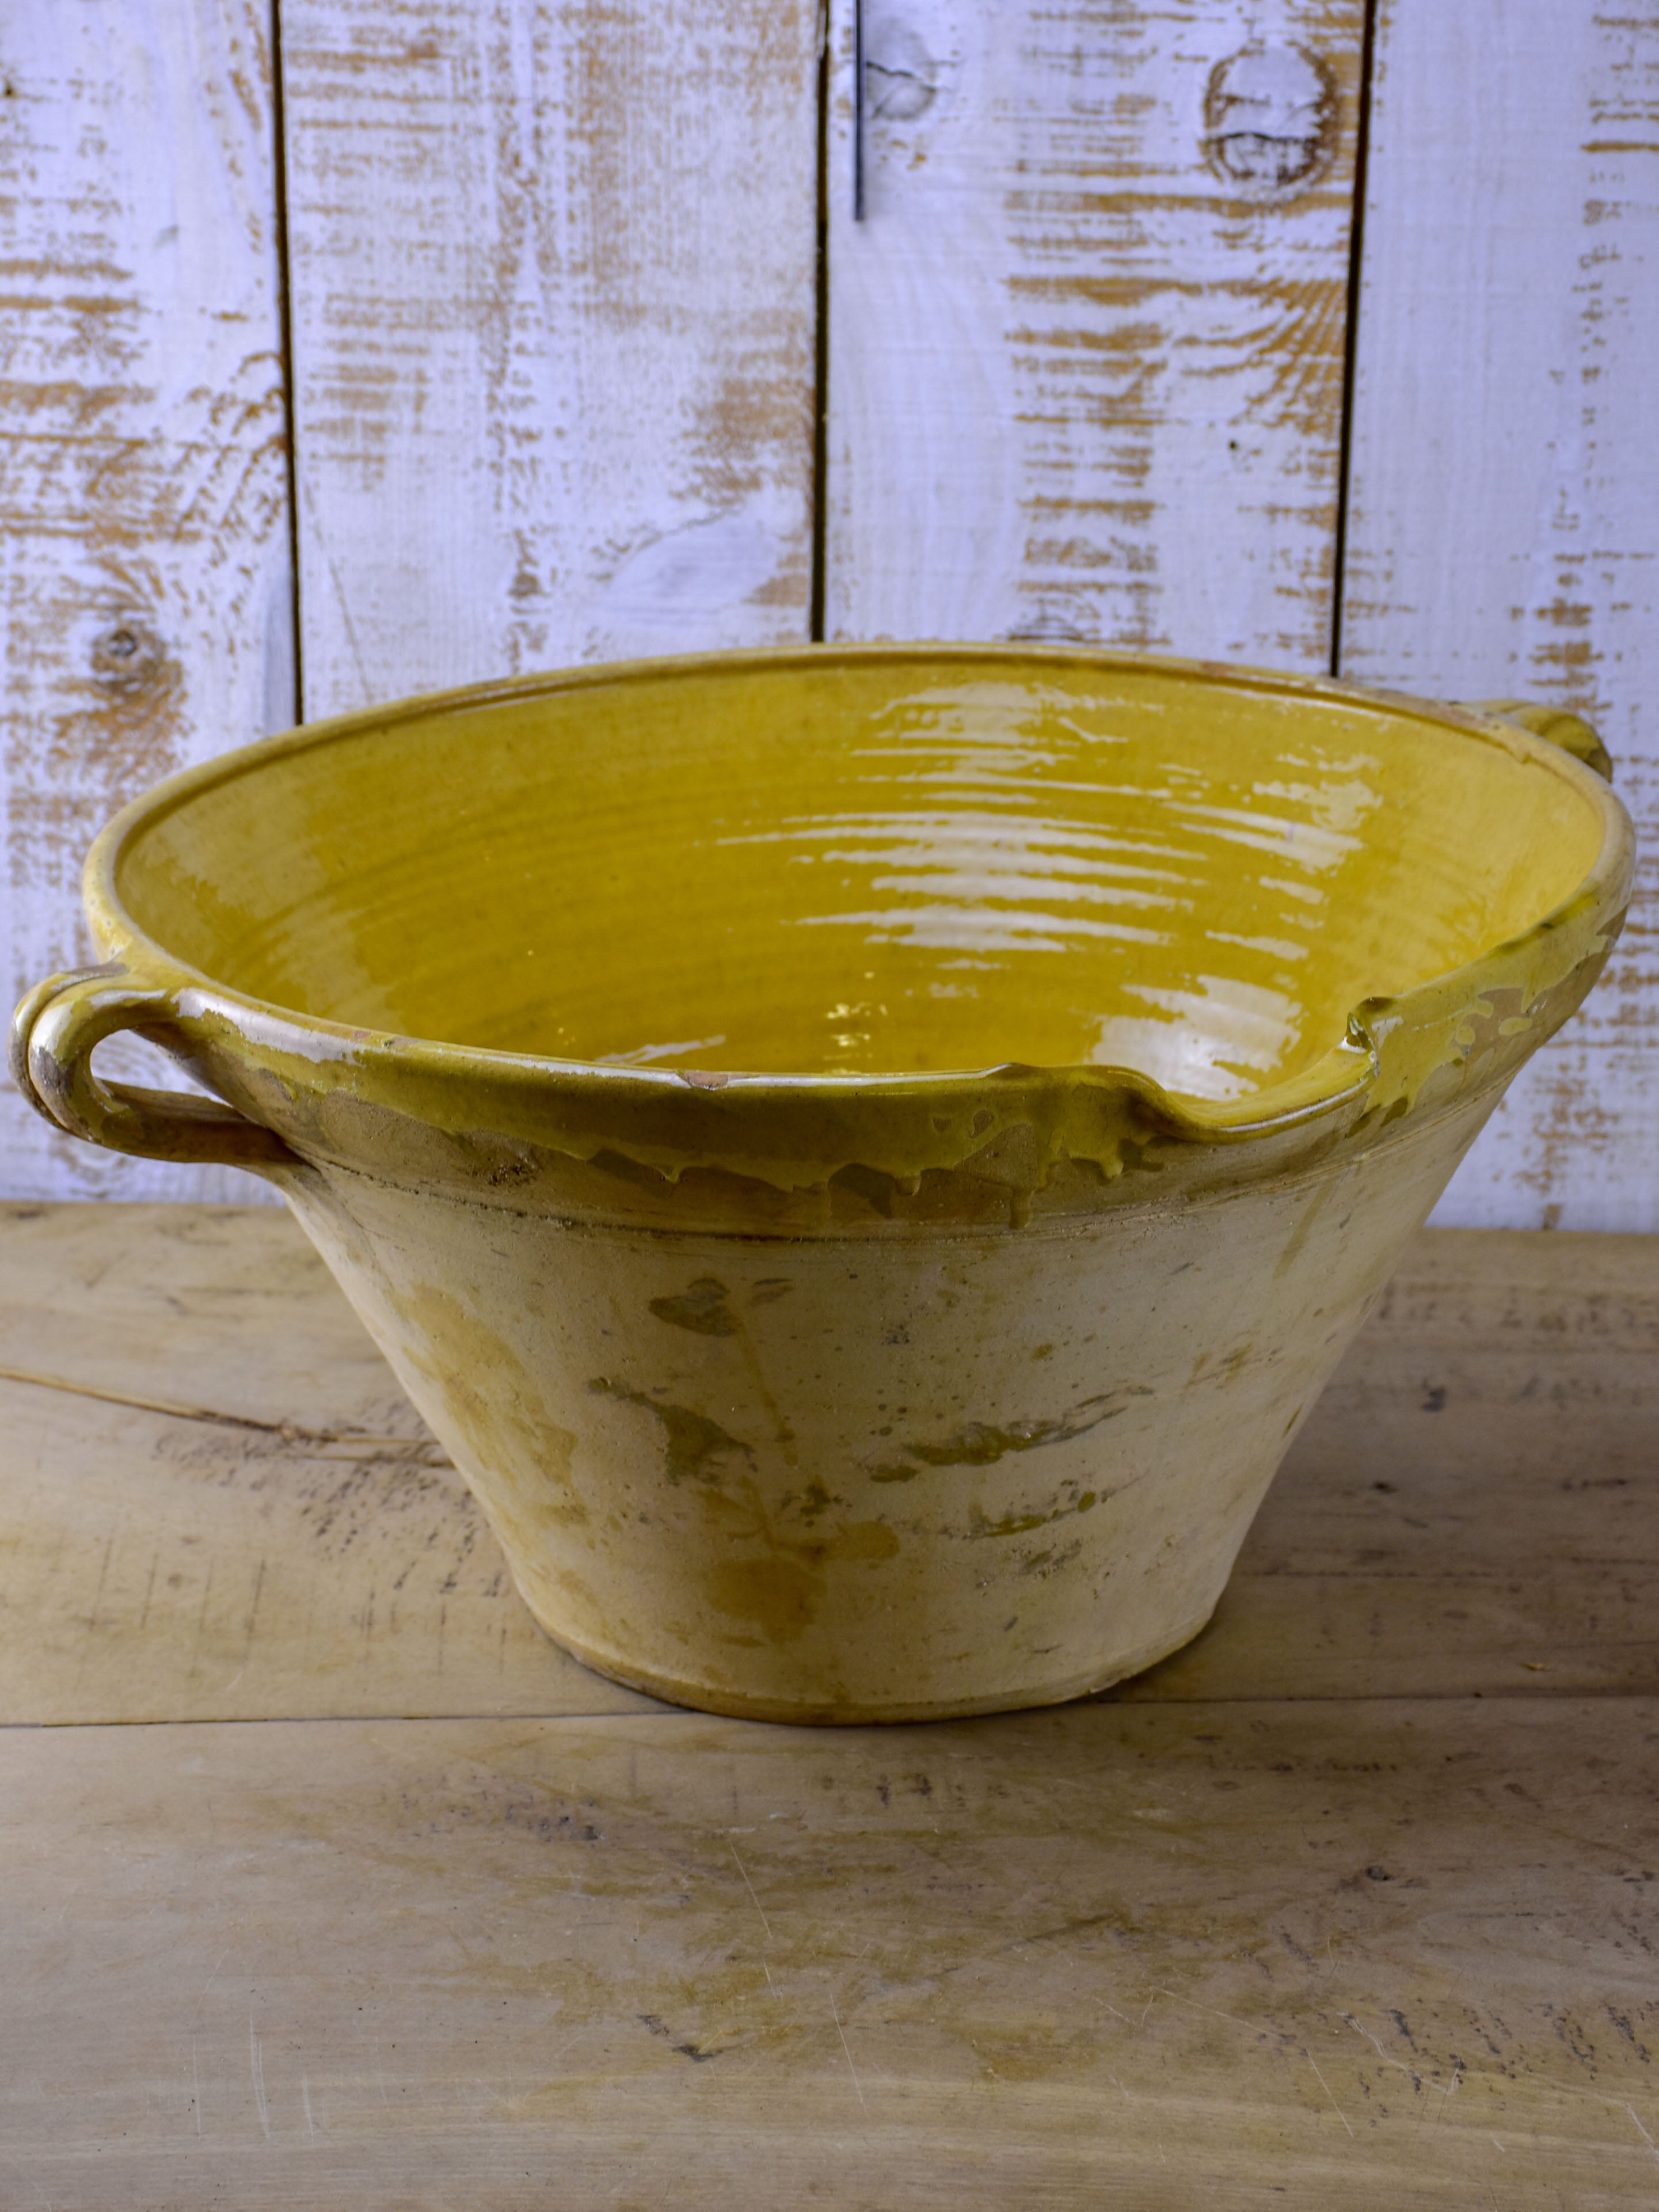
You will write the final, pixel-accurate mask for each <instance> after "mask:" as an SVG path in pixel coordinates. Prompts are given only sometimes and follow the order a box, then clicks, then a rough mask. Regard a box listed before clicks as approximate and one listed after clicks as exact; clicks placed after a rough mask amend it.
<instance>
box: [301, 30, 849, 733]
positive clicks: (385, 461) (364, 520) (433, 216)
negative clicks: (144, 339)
mask: <svg viewBox="0 0 1659 2212" xmlns="http://www.w3.org/2000/svg"><path fill="white" fill-rule="evenodd" d="M283 57H284V85H285V91H286V116H287V147H288V182H289V235H290V238H291V240H292V300H293V331H294V374H295V402H294V404H295V448H296V469H297V487H298V502H299V519H300V559H301V587H302V588H301V617H302V635H303V658H304V673H305V686H304V689H305V707H306V712H307V716H308V717H312V718H314V717H315V716H317V715H318V714H330V713H338V712H343V711H344V710H346V709H348V708H355V707H361V706H363V705H365V704H370V703H373V702H376V701H379V700H382V699H386V698H398V697H402V696H405V695H407V694H409V693H410V692H416V691H422V690H436V689H440V688H441V687H443V686H445V685H447V684H461V683H467V682H471V681H474V680H477V679H479V678H486V677H493V676H501V675H506V674H508V673H512V672H515V671H519V670H521V669H526V668H538V667H556V666H559V665H563V664H565V663H568V662H571V661H574V660H581V659H611V658H617V657H619V656H623V655H627V654H630V653H669V652H689V651H696V650H700V649H705V648H708V647H715V646H726V645H750V644H763V643H768V642H772V641H787V640H792V639H799V638H803V637H805V635H806V634H807V617H808V609H809V604H810V600H811V540H812V521H811V477H812V442H813V429H812V389H813V347H814V336H813V326H814V317H815V308H814V286H815V276H814V270H815V261H816V212H815V210H816V186H815V175H816V168H817V155H816V146H817V125H816V120H815V118H816V112H817V38H816V22H815V17H814V13H813V10H812V9H811V6H810V5H809V4H807V0H738V4H735V5H732V6H727V7H723V8H720V9H714V10H710V9H708V8H706V7H703V6H700V5H694V4H692V0H555V4H548V0H483V4H477V0H435V4H433V5H421V6H419V7H416V6H415V5H412V4H407V0H402V3H401V4H393V5H390V6H389V5H387V4H386V0H284V5H283Z"/></svg>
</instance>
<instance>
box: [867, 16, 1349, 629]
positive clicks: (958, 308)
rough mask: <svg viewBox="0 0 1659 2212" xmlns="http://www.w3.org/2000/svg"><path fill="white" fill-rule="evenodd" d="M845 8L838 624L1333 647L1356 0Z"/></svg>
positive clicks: (868, 626)
mask: <svg viewBox="0 0 1659 2212" xmlns="http://www.w3.org/2000/svg"><path fill="white" fill-rule="evenodd" d="M852 15H853V10H852V8H851V6H850V5H848V4H842V6H841V7H840V8H839V9H838V22H839V28H838V35H837V45H836V99H835V106H834V118H835V133H834V143H833V146H832V153H831V160H830V164H829V225H830V255H829V267H830V286H831V289H830V315H829V343H830V358H829V589H828V594H827V604H826V612H827V617H828V627H829V635H831V636H845V637H860V636H877V637H879V636H899V637H905V636H918V635H920V636H946V637H1008V636H1017V637H1030V636H1036V637H1042V638H1050V639H1055V640H1068V639H1070V640H1076V641H1079V642H1081V641H1093V640H1097V639H1108V640H1110V641H1113V642H1114V643H1119V644H1124V645H1130V646H1135V647H1144V648H1146V650H1148V651H1163V652H1166V653H1168V652H1174V653H1194V654H1200V655H1205V656H1207V657H1211V658H1214V659H1243V660H1255V661H1261V662H1267V663H1269V664H1272V665H1277V666H1284V667H1292V668H1304V669H1321V670H1322V669H1324V668H1326V667H1327V666H1328V664H1329V659H1330V651H1331V613H1332V583H1333V577H1334V562H1333V555H1334V544H1335V538H1336V522H1337V493H1338V474H1339V460H1340V447H1341V428H1342V388H1343V365H1344V347H1345V339H1346V324H1347V318H1346V301H1347V293H1348V264H1349V225H1350V222H1351V219H1352V209H1353V186H1354V161H1355V152H1356V144H1357V138H1358V131H1357V123H1358V112H1359V102H1358V89H1359V63H1360V53H1361V49H1362V43H1363V29H1364V7H1363V4H1362V0H1269V4H1268V5H1267V7H1266V8H1263V9H1252V10H1250V11H1249V16H1248V19H1247V17H1246V15H1245V14H1244V12H1243V11H1242V10H1241V9H1238V8H1237V6H1235V5H1233V4H1232V0H1196V4H1195V3H1194V0H1114V3H1113V4H1110V5H1107V6H1103V5H1102V4H1101V0H1006V4H999V5H997V6H994V7H992V6H987V5H986V4H985V0H910V4H909V5H907V6H904V7H902V8H901V9H899V10H898V11H897V12H894V13H888V12H884V11H883V10H881V9H878V6H877V5H876V0H865V15H866V40H865V44H866V64H867V67H868V72H869V75H868V84H867V96H866V118H865V155H866V175H867V187H866V218H865V220H864V221H863V222H856V221H854V216H853V208H852V197H851V180H852V168H853V151H852V144H851V125H852V106H853V101H852V90H853V60H852V36H851V22H852Z"/></svg>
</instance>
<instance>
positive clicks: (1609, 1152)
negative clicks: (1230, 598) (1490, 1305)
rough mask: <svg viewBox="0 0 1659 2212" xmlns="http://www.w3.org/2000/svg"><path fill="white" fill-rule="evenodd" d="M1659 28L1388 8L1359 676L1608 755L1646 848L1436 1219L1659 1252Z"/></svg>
mask: <svg viewBox="0 0 1659 2212" xmlns="http://www.w3.org/2000/svg"><path fill="white" fill-rule="evenodd" d="M1656 356H1659V9H1656V8H1655V7H1654V5H1653V4H1652V0H1636V3H1635V4H1632V5H1630V6H1618V7H1616V6H1612V5H1601V6H1594V5H1593V6H1575V7H1571V8H1567V9H1564V8H1563V7H1561V6H1560V4H1559V0H1460V4H1459V5H1458V6H1456V7H1421V6H1415V5H1413V6H1407V5H1405V4H1403V0H1384V4H1383V7H1382V9H1381V12H1380V15H1379V19H1378V26H1377V47H1376V94H1375V102H1374V111H1373V120H1372V134H1371V151H1370V164H1369V185H1368V191H1367V205H1366V212H1365V230H1364V284H1363V288H1362V295H1361V305H1360V312H1359V325H1358V364H1357V367H1358V374H1357V379H1356V386H1355V404H1354V421H1353V464H1352V504H1351V518H1350V525H1349V531H1348V559H1347V564H1346V567H1347V574H1346V596H1345V615H1344V621H1343V638H1342V656H1341V665H1342V669H1343V672H1344V673H1345V674H1346V675H1351V676H1355V677H1358V678H1363V679H1364V680H1367V681H1371V682H1379V683H1389V684H1397V685H1399V686H1401V688H1404V689H1408V690H1417V691H1423V692H1427V693H1429V694H1431V695H1441V696H1453V697H1462V698H1472V697H1474V698H1478V697H1483V696H1519V695H1526V696H1531V697H1534V698H1543V699H1548V700H1553V701H1556V702H1559V703H1561V704H1563V705H1565V706H1569V707H1571V708H1575V709H1577V711H1578V712H1580V713H1582V714H1587V715H1588V716H1589V718H1590V720H1593V721H1594V722H1595V724H1596V726H1598V728H1600V729H1601V732H1602V733H1603V735H1604V736H1605V737H1606V738H1607V744H1608V748H1609V750H1611V752H1612V753H1613V758H1614V761H1615V763H1617V778H1616V781H1617V785H1618V788H1619V789H1620V792H1621V793H1623V795H1624V798H1625V799H1626V804H1627V805H1629V806H1630V807H1631V809H1632V812H1633V813H1634V814H1635V816H1636V817H1637V823H1638V834H1639V835H1640V836H1641V839H1642V842H1643V845H1644V851H1645V857H1644V860H1643V861H1642V864H1641V872H1640V877H1639V880H1638V896H1637V900H1636V903H1635V904H1634V906H1633V907H1632V912H1631V918H1630V921H1629V924H1628V926H1627V927H1626V933H1625V936H1624V939H1623V940H1622V942H1621V944H1620V947H1619V949H1618V951H1616V952H1615V954H1614V956H1613V963H1612V965H1611V967H1610V969H1609V970H1608V973H1607V975H1606V976H1605V977H1604V979H1603V981H1602V982H1601V985H1600V987H1598V989H1597V991H1596V992H1595V995H1594V996H1593V997H1592V999H1591V1000H1590V1002H1589V1006H1588V1007H1587V1008H1586V1009H1585V1011H1584V1012H1583V1013H1581V1014H1580V1015H1579V1017H1578V1018H1577V1020H1576V1021H1575V1022H1574V1023H1573V1024H1571V1027H1570V1028H1569V1029H1568V1030H1566V1031H1565V1033H1564V1034H1563V1035H1562V1036H1561V1037H1559V1039H1558V1040H1557V1041H1556V1042H1554V1043H1553V1044H1552V1045H1550V1046H1548V1047H1547V1048H1546V1049H1545V1050H1544V1051H1543V1052H1542V1053H1541V1054H1539V1056H1538V1059H1537V1060H1535V1061H1534V1063H1533V1065H1532V1066H1531V1067H1530V1069H1529V1070H1528V1072H1527V1073H1525V1074H1524V1075H1523V1076H1522V1079H1521V1080H1520V1081H1519V1082H1518V1083H1517V1084H1516V1087H1515V1089H1514V1091H1512V1092H1511V1094H1510V1100H1509V1101H1508V1102H1507V1103H1506V1104H1505V1105H1504V1108H1503V1109H1501V1110H1500V1112H1499V1114H1498V1117H1497V1119H1496V1121H1494V1122H1493V1123H1492V1127H1490V1128H1489V1129H1488V1131H1487V1133H1486V1135H1485V1136H1484V1137H1483V1138H1482V1139H1481V1140H1480V1144H1479V1145H1478V1146H1477V1147H1476V1150H1475V1152H1474V1153H1473V1155H1472V1156H1471V1158H1469V1160H1468V1163H1467V1164H1466V1165H1465V1167H1464V1168H1463V1170H1462V1173H1461V1174H1460V1175H1459V1176H1458V1178H1457V1180H1456V1182H1455V1183H1454V1184H1453V1186H1452V1188H1451V1190H1450V1192H1449V1194H1448V1196H1447V1198H1446V1199H1445V1200H1444V1201H1443V1204H1442V1206H1441V1207H1440V1210H1439V1212H1437V1215H1436V1217H1435V1218H1436V1219H1437V1221H1440V1222H1446V1223H1458V1224H1463V1225H1474V1226H1484V1225H1510V1226H1515V1227H1522V1228H1536V1227H1540V1226H1543V1227H1550V1226H1555V1225H1562V1226H1565V1227H1571V1228H1584V1229H1639V1230H1645V1231H1653V1230H1659V876H1656V868H1659V720H1656V715H1655V711H1654V710H1655V705H1656V702H1659V379H1656V377H1655V374H1654V362H1655V359H1656Z"/></svg>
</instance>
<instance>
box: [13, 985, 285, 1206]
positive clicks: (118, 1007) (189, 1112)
mask: <svg viewBox="0 0 1659 2212" xmlns="http://www.w3.org/2000/svg"><path fill="white" fill-rule="evenodd" d="M178 1021H179V1007H178V1003H177V1001H176V1000H174V998H173V994H172V993H171V992H169V991H163V990H156V989H154V988H149V987H145V986H144V985H143V984H140V983H137V982H134V981H131V980H130V979H128V977H127V971H126V970H125V969H124V968H122V967H121V966H120V965H119V963H117V962H113V961H112V962H111V963H110V964H109V965H108V966H107V967H105V968H77V969H72V970H71V971H70V974H68V975H52V976H50V977H48V979H47V980H46V982H44V983H40V984H37V985H36V987H35V988H34V989H33V991H31V992H30V993H29V994H28V996H27V998H26V999H25V1000H23V1002H22V1004H21V1006H19V1007H18V1009H17V1012H15V1014H14V1015H13V1016H12V1023H11V1041H10V1051H9V1060H10V1065H11V1072H12V1075H13V1077H14V1079H15V1082H16V1085H17V1087H18V1089H19V1090H20V1091H21V1092H22V1094H23V1096H24V1097H25V1098H27V1100H28V1102H29V1103H30V1105H31V1106H33V1108H34V1109H35V1111H36V1113H38V1114H43V1115H45V1116H46V1120H47V1121H50V1122H51V1123H52V1125H53V1127H55V1128H59V1129H64V1130H66V1131H67V1132H68V1133H69V1134H70V1136H71V1137H82V1138H84V1139H86V1141H87V1142H88V1144H90V1145H103V1146H106V1148H107V1149H108V1150H109V1151H111V1152H132V1153H135V1154H136V1155H137V1158H140V1159H144V1160H179V1161H193V1162H199V1163H201V1164H204V1165H210V1166H216V1167H235V1168H252V1169H254V1170H259V1169H262V1168H270V1167H274V1166H277V1165H286V1166H289V1167H297V1166H298V1165H299V1164H300V1156H299V1154H298V1153H297V1152H292V1151H290V1150H289V1146H287V1145H285V1144H284V1143H283V1140H282V1139H281V1138H280V1137H279V1136H278V1135H277V1134H276V1132H275V1130H273V1129H267V1128H265V1127H263V1126H262V1125H261V1124H260V1123H259V1122H258V1121H249V1120H248V1118H247V1116H246V1115H245V1114H239V1113H238V1112H237V1111H236V1109H235V1108H234V1106H227V1105H226V1104H225V1103H223V1101H222V1099H218V1098H199V1097H194V1096H192V1094H191V1093H190V1092H189V1091H147V1090H142V1089H140V1088H139V1087H138V1086H137V1085H135V1084H130V1083H105V1082H102V1081H100V1079H99V1078H98V1077H97V1076H96V1075H95V1074H94V1073H93V1067H92V1054H93V1048H94V1046H95V1045H97V1044H98V1043H99V1042H100V1040H101V1039H103V1038H105V1037H106V1036H113V1035H114V1033H115V1031H116V1030H139V1031H140V1032H141V1033H143V1034H149V1033H151V1032H153V1031H155V1030H166V1029H167V1028H170V1027H172V1026H173V1024H176V1023H177V1022H178ZM158 1042H159V1040H158Z"/></svg>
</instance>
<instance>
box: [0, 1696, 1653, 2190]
mask: <svg viewBox="0 0 1659 2212" xmlns="http://www.w3.org/2000/svg"><path fill="white" fill-rule="evenodd" d="M1656 1757H1659V1707H1656V1705H1654V1703H1653V1702H1652V1701H1651V1700H1649V1699H1620V1700H1617V1701H1613V1700H1586V1701H1579V1700H1576V1699H1575V1700H1566V1699H1558V1700H1545V1699H1539V1700H1534V1699H1510V1700H1503V1701H1497V1700H1494V1701H1488V1702H1486V1703H1480V1704H1477V1703H1474V1702H1473V1701H1463V1700H1446V1699H1442V1700H1437V1701H1423V1702H1418V1703H1399V1702H1392V1701H1387V1700H1371V1701H1362V1702H1358V1703H1345V1702H1340V1701H1339V1702H1335V1703H1318V1702H1314V1703H1292V1704H1270V1705H1183V1706H1178V1707H1177V1706H1164V1707H1148V1706H1125V1705H1082V1706H1073V1707H1070V1708H1066V1709H1064V1710H1061V1711H1057V1712H1053V1713H1048V1714H1042V1715H1036V1716H1025V1717H1010V1718H1006V1719H1001V1720H997V1721H992V1722H980V1723H958V1724H955V1725H952V1726H949V1727H932V1728H925V1729H902V1730H894V1731H887V1732H883V1731H877V1730H861V1731H857V1732H851V1733H836V1734H833V1735H815V1734H813V1733H812V1732H811V1731H802V1730H790V1729H768V1728H762V1727H758V1726H754V1725H745V1724H744V1723H738V1722H714V1721H708V1720H704V1719H702V1718H699V1717H694V1716H690V1715H680V1716H670V1715H666V1714H652V1713H641V1714H635V1715H631V1716H617V1717H612V1718H611V1719H609V1720H603V1721H595V1720H578V1721H564V1722H558V1721H476V1720H473V1721H448V1722H429V1721H428V1722H402V1723H385V1722H381V1723H373V1722H343V1723H327V1724H319V1723H309V1724H298V1725H294V1724H284V1723H274V1724H267V1725H264V1726H261V1727H206V1728H203V1727H194V1728H179V1727H170V1728H158V1729H68V1730H45V1731H33V1732H31V1731H27V1730H17V1729H13V1730H9V1731H7V1732H6V1733H5V1735H3V1737H0V1850H3V1853H4V1861H5V1869H6V1881H5V1887H4V1905H3V1910H0V1945H3V1950H0V1984H3V1987H4V1989H5V1991H6V2002H5V2004H4V2006H3V2007H0V2157H3V2160H4V2164H3V2166H0V2172H3V2173H4V2174H5V2176H6V2177H7V2179H6V2181H5V2184H4V2188H5V2191H6V2201H7V2202H8V2203H14V2204H16V2205H18V2206H19V2207H24V2206H32V2205H36V2204H39V2205H40V2206H42V2207H45V2206H46V2205H47V2204H49V2203H50V2204H53V2205H57V2206H73V2207H74V2208H75V2212H102V2208H106V2207H107V2208H111V2212H115V2208H118V2212H193V2208H197V2207H204V2208H205V2207H208V2206H218V2205H223V2204H226V2203H234V2204H235V2205H237V2206H239V2207H240V2206H248V2207H257V2206H271V2207H278V2206H280V2207H282V2208H283V2212H291V2208H295V2207H315V2208H318V2212H322V2208H328V2212H334V2208H336V2207H337V2206H339V2205H341V2204H343V2203H350V2204H351V2205H353V2206H354V2207H359V2206H361V2207H363V2208H366V2212H371V2209H372V2212H392V2208H397V2212H411V2208H416V2207H432V2208H434V2212H436V2208H438V2207H453V2206H457V2205H462V2204H465V2205H466V2206H467V2207H469V2208H477V2212H501V2208H507V2207H512V2208H526V2212H527V2208H529V2207H532V2206H541V2205H546V2204H550V2203H553V2204H557V2205H559V2206H561V2207H571V2208H586V2207H589V2206H592V2207H595V2208H597V2207H599V2206H602V2205H603V2206H617V2205H623V2206H640V2207H642V2206H646V2205H656V2204H664V2203H672V2204H675V2205H685V2204H692V2205H710V2206H713V2205H721V2206H727V2205H738V2206H745V2207H747V2206H753V2207H757V2208H759V2207H765V2208H768V2212H771V2208H774V2207H776V2206H779V2205H785V2204H798V2203H808V2202H814V2203H825V2204H833V2205H835V2206H836V2207H838V2208H846V2212H876V2209H877V2208H882V2212H885V2208H888V2207H890V2206H894V2205H906V2206H917V2207H935V2208H942V2207H945V2206H970V2207H975V2208H977V2207H985V2208H987V2212H988V2208H993V2207H994V2208H996V2212H1006V2207H1008V2206H1010V2205H1015V2204H1042V2205H1055V2206H1060V2205H1064V2206H1076V2207H1079V2208H1082V2207H1084V2206H1095V2205H1100V2204H1114V2205H1115V2204H1123V2205H1133V2206H1134V2207H1135V2208H1137V2212H1140V2208H1146V2212H1190V2208H1191V2207H1192V2206H1193V2205H1194V2203H1204V2204H1209V2205H1214V2206H1216V2207H1217V2208H1218V2212H1244V2208H1249V2209H1250V2212H1256V2208H1262V2212H1265V2208H1267V2207H1269V2206H1273V2207H1289V2208H1298V2207H1299V2208H1303V2212H1329V2208H1330V2207H1331V2206H1332V2205H1334V2204H1341V2205H1345V2206H1352V2207H1354V2208H1356V2212H1398V2208H1400V2207H1401V2206H1403V2205H1410V2206H1413V2207H1428V2206H1435V2207H1444V2208H1447V2212H1452V2208H1456V2212H1464V2208H1466V2207H1468V2206H1469V2205H1491V2206H1501V2207H1502V2208H1504V2212H1533V2208H1537V2212H1545V2208H1549V2212H1584V2208H1588V2207H1610V2206H1630V2207H1632V2208H1633V2207H1637V2206H1644V2207H1645V2206H1650V2205H1651V2204H1652V2203H1653V2202H1654V2197H1655V2191H1656V2189H1659V2150H1656V2148H1655V2146H1656V2142H1659V2095H1656V2092H1655V2081H1654V2072H1655V2069H1654V2065H1653V2054H1654V2051H1655V2050H1656V2047H1659V2002H1656V1998H1659V1985H1656V1980H1655V1974H1654V1959H1655V1951H1656V1945H1659V1926H1656V1919H1655V1903H1656V1897H1659V1885H1656V1881H1655V1862H1654V1857H1653V1852H1654V1845H1655V1836H1654V1829H1653V1822H1652V1815H1653V1812H1654V1794H1653V1775H1654V1771H1655V1761H1656Z"/></svg>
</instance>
